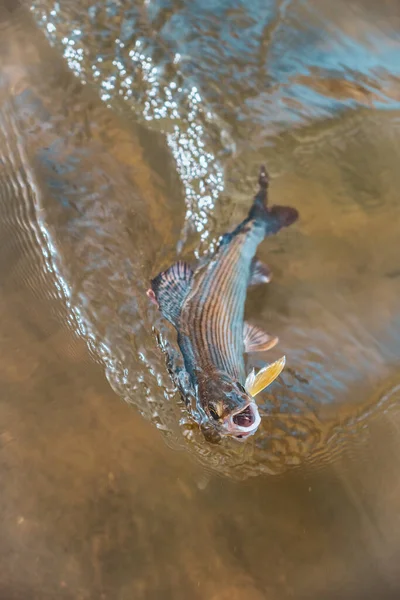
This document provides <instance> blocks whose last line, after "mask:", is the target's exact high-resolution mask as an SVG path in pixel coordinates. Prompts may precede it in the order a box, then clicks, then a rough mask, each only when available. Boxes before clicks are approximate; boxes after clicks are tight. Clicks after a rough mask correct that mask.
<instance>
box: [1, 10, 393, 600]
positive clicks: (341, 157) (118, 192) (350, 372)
mask: <svg viewBox="0 0 400 600" xmlns="http://www.w3.org/2000/svg"><path fill="white" fill-rule="evenodd" d="M28 8H30V9H31V10H30V11H29V10H27V9H28ZM25 9H26V10H24V8H21V9H19V8H18V7H16V6H14V4H13V3H11V4H10V3H6V2H3V5H2V8H1V12H0V16H1V19H2V20H1V22H0V26H1V37H0V56H1V67H0V103H1V114H0V120H1V124H0V125H1V126H0V169H1V174H2V177H1V184H0V198H1V211H0V227H1V238H0V239H1V240H2V241H1V252H0V269H1V275H2V277H1V281H2V285H1V295H0V306H1V309H2V314H3V318H2V320H1V321H2V324H1V326H0V333H1V335H0V344H1V345H2V362H1V366H0V376H1V380H0V381H1V384H2V385H1V388H0V389H1V395H0V412H1V420H0V423H1V425H0V469H1V472H2V478H3V490H4V492H3V494H2V498H1V500H0V510H1V514H2V517H3V519H2V522H3V531H2V536H1V538H2V539H1V542H0V565H1V571H0V572H1V575H0V597H1V598H4V599H8V598H14V597H15V598H43V597H49V598H54V597H60V598H62V597H65V598H99V597H101V598H111V599H114V598H121V599H123V598H146V599H147V598H174V599H178V598H185V599H186V598H188V597H190V598H201V599H203V598H204V599H206V598H207V599H209V598H211V599H213V600H214V599H215V600H217V599H218V600H221V599H225V598H238V599H239V598H240V599H242V598H246V599H247V598H248V599H249V600H252V599H253V598H254V599H261V598H266V599H268V600H269V599H275V598H276V599H279V600H280V599H286V598H296V599H297V598H312V599H314V598H315V599H320V598H321V597H323V598H324V599H325V598H327V599H328V600H329V599H330V598H332V600H333V599H336V598H340V599H344V600H346V599H347V598H349V599H350V598H360V600H361V598H362V599H363V600H364V599H368V598H375V597H376V596H377V595H379V597H382V598H397V597H398V595H399V587H400V582H399V579H398V573H397V571H398V569H397V565H398V560H399V553H400V549H399V535H400V523H399V501H398V497H399V481H398V476H397V473H398V466H399V464H398V458H397V457H398V441H399V438H398V431H399V429H398V425H399V413H398V400H399V394H400V392H399V390H400V387H399V386H400V379H399V375H398V357H399V349H400V317H399V308H398V297H399V293H400V263H399V252H398V250H399V246H398V244H399V242H398V239H399V238H398V232H399V227H400V205H399V201H398V189H399V184H400V174H399V171H398V168H397V165H398V162H399V144H398V139H399V133H400V132H399V129H400V120H399V115H400V113H399V112H398V109H399V106H398V102H399V79H398V75H399V74H398V68H399V67H398V65H399V64H400V61H399V60H398V58H399V52H400V51H399V39H398V37H399V36H398V31H399V29H398V27H396V24H398V23H399V12H398V7H397V6H396V4H395V3H392V2H385V3H380V4H379V7H378V5H377V4H375V3H373V2H353V3H341V2H339V3H337V4H335V11H333V9H332V5H331V3H328V2H318V3H315V2H310V1H309V2H297V3H295V2H292V3H290V2H281V3H272V2H270V3H258V2H256V3H253V4H251V6H246V5H245V4H244V3H240V2H237V3H235V2H218V3H204V2H202V3H196V2H193V3H181V2H173V3H147V2H145V3H143V4H142V3H140V2H138V3H132V2H129V3H128V2H107V3H103V4H99V5H96V4H95V3H92V2H88V0H85V1H81V2H79V3H78V2H69V3H65V4H63V5H62V3H52V2H47V1H46V2H45V1H41V0H37V1H36V2H34V3H33V5H32V6H30V5H28V4H27V6H26V7H25ZM261 162H265V163H267V165H268V168H269V170H270V173H271V176H272V184H271V195H272V196H273V201H274V202H276V203H288V204H292V205H293V206H296V208H298V210H299V211H300V213H301V221H300V222H299V224H298V225H296V226H295V227H293V228H290V230H288V231H285V232H283V233H282V234H280V235H279V236H277V237H276V238H274V239H271V240H268V242H266V243H265V244H264V245H263V246H262V248H261V249H260V258H262V259H263V260H265V262H267V263H268V264H269V265H270V266H271V268H272V270H273V273H274V278H273V281H272V283H271V284H270V285H269V286H268V287H265V288H264V289H257V290H252V291H251V293H250V295H249V301H248V305H247V313H248V318H249V320H252V321H253V322H255V323H257V324H259V325H260V326H262V327H264V328H265V329H267V330H268V331H270V332H271V333H273V334H276V335H279V337H280V339H281V343H280V345H279V347H278V348H277V349H274V350H273V351H271V352H270V353H269V354H268V355H266V356H262V357H252V358H251V359H250V360H249V368H250V367H251V366H252V365H255V366H261V365H263V364H264V363H265V360H272V359H273V358H276V357H277V356H278V355H280V354H281V353H282V352H284V353H285V354H286V356H287V360H288V368H287V369H286V371H285V372H284V374H283V376H282V377H281V378H280V380H279V381H277V382H276V383H274V385H273V386H271V388H270V389H269V391H268V393H264V394H263V395H262V398H261V400H260V412H261V414H262V416H263V422H262V426H261V428H260V431H259V432H258V433H257V435H256V436H254V438H252V439H250V440H249V441H248V442H247V443H246V444H238V443H236V442H234V441H230V440H224V441H223V442H222V443H221V444H219V445H212V444H209V443H208V442H207V441H206V440H205V439H204V437H203V435H202V433H201V432H200V431H199V428H198V426H197V424H196V420H195V418H194V416H193V415H192V414H191V413H190V411H188V410H187V408H186V407H185V405H184V403H183V402H182V399H181V398H180V396H179V394H178V393H177V391H176V389H175V387H174V384H173V382H172V381H171V379H170V377H169V375H168V372H167V369H166V365H165V355H164V354H163V352H162V348H161V347H160V344H159V343H158V342H159V341H160V339H161V340H162V344H161V345H162V346H163V347H164V348H165V347H168V348H170V349H171V350H173V348H174V346H175V336H174V333H173V332H172V331H170V329H169V327H168V326H167V325H166V324H165V323H163V322H162V320H161V319H160V318H159V315H158V314H157V312H156V311H155V310H154V308H153V307H152V306H151V305H149V303H148V300H147V298H146V296H145V293H144V292H145V290H146V288H147V287H148V281H149V278H150V277H151V276H153V275H154V274H156V273H157V272H158V271H160V270H161V269H162V268H164V267H166V266H168V265H169V264H170V263H171V262H173V261H174V260H175V259H176V257H177V256H182V257H184V258H186V259H188V260H192V261H195V260H196V259H198V258H200V257H202V256H204V255H205V254H206V253H207V252H209V251H212V249H213V247H214V246H215V243H216V241H217V239H218V236H219V235H220V233H221V232H223V231H224V230H226V228H229V227H231V226H233V225H235V224H236V223H237V222H238V221H239V220H241V219H242V218H243V216H244V215H245V214H246V211H247V208H248V205H249V202H250V199H251V196H252V194H253V193H254V190H255V178H256V173H257V169H258V165H259V164H260V163H261ZM157 340H158V341H157ZM121 399H123V400H124V401H125V402H121ZM129 405H132V406H129Z"/></svg>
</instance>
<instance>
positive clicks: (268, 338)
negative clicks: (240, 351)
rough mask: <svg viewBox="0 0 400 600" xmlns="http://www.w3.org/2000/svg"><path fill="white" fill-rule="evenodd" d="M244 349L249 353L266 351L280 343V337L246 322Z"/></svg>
mask: <svg viewBox="0 0 400 600" xmlns="http://www.w3.org/2000/svg"><path fill="white" fill-rule="evenodd" d="M243 341H244V351H245V352H247V353H251V352H265V351H266V350H270V349H271V348H273V347H274V346H276V344H277V343H278V341H279V339H278V338H277V337H274V336H272V335H269V333H266V332H265V331H263V330H262V329H260V328H259V327H256V326H255V325H251V324H250V323H245V324H244V331H243Z"/></svg>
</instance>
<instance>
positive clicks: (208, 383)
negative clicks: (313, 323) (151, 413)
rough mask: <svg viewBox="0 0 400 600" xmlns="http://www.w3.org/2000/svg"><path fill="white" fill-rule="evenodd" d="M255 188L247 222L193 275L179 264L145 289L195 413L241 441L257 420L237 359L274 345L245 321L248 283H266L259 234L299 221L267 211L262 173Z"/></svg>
mask: <svg viewBox="0 0 400 600" xmlns="http://www.w3.org/2000/svg"><path fill="white" fill-rule="evenodd" d="M259 184H260V190H259V192H258V194H257V195H256V196H255V198H254V201H253V205H252V207H251V209H250V212H249V215H248V217H247V218H246V219H245V220H244V221H243V222H242V223H241V224H240V225H239V226H238V227H237V228H236V229H235V230H234V231H233V232H231V233H228V234H225V235H224V236H223V237H222V239H221V242H220V245H219V248H218V250H217V252H216V254H215V255H214V257H213V258H212V259H211V260H210V261H209V262H208V264H206V265H204V266H202V267H201V268H199V269H198V270H197V271H195V272H193V270H192V269H191V267H190V266H189V265H188V264H186V263H184V262H178V263H176V264H175V265H172V267H170V268H169V269H168V270H167V271H164V272H163V273H160V274H159V275H158V276H157V277H155V278H154V279H153V280H152V282H151V289H150V290H149V292H148V295H149V297H150V298H151V299H153V300H154V301H155V302H156V303H157V304H158V306H159V308H160V311H161V313H162V314H163V316H164V317H165V318H166V319H168V320H169V321H170V322H171V323H172V324H173V325H174V327H175V328H176V330H177V332H178V344H179V347H180V350H181V353H182V355H183V358H184V362H185V367H186V370H187V372H188V374H189V377H190V379H191V383H192V385H193V388H194V389H195V390H196V395H197V401H198V405H199V408H201V409H202V411H203V414H204V415H205V417H206V418H210V419H211V420H212V421H213V422H215V425H216V427H218V428H219V429H220V430H221V432H222V433H226V434H228V435H233V436H235V437H240V438H243V437H247V435H250V434H251V433H254V431H255V430H256V429H257V427H258V425H259V422H260V417H259V415H258V410H257V406H256V404H255V403H254V401H253V399H252V397H251V396H250V394H249V391H248V390H247V389H246V373H245V364H244V358H243V354H244V352H245V350H247V351H252V350H251V348H253V351H254V350H255V351H257V350H262V349H267V348H268V347H271V345H273V344H274V343H275V340H276V341H277V338H275V340H274V338H271V337H270V336H268V335H267V334H265V333H264V332H262V331H261V330H258V329H257V328H254V327H251V326H247V325H245V323H244V308H245V301H246V295H247V289H248V286H249V285H250V284H252V283H260V282H262V281H268V271H267V269H266V268H265V267H263V266H262V265H261V264H260V263H259V262H258V261H257V260H256V259H255V254H256V250H257V247H258V245H259V244H260V243H261V242H262V240H263V239H264V237H266V236H267V235H271V234H273V233H276V232H277V231H278V230H279V229H280V228H281V227H284V226H287V225H290V224H291V223H292V222H294V221H295V220H296V219H297V216H298V215H297V211H295V210H294V209H292V208H288V207H278V206H274V207H272V208H268V207H267V187H268V179H267V175H266V172H265V170H264V169H262V170H261V174H260V179H259ZM246 327H247V330H246ZM249 349H250V350H249Z"/></svg>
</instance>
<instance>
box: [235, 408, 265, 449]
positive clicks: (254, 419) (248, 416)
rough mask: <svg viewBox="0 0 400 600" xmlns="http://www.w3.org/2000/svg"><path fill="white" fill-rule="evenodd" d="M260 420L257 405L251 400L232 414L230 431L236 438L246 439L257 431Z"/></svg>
mask: <svg viewBox="0 0 400 600" xmlns="http://www.w3.org/2000/svg"><path fill="white" fill-rule="evenodd" d="M260 422H261V417H260V415H259V413H258V408H257V405H256V404H255V403H254V402H251V403H250V404H248V405H247V406H246V407H245V408H243V409H242V410H240V411H239V412H237V413H235V414H234V415H232V416H231V419H230V426H229V433H230V435H233V436H234V437H235V438H236V439H239V440H240V439H245V438H247V437H249V436H250V435H253V433H255V432H256V431H257V429H258V426H259V424H260Z"/></svg>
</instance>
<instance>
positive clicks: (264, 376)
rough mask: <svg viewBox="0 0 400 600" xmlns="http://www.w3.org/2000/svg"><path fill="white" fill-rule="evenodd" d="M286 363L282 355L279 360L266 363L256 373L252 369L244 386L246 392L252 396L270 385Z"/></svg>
mask: <svg viewBox="0 0 400 600" xmlns="http://www.w3.org/2000/svg"><path fill="white" fill-rule="evenodd" d="M285 363H286V358H285V357H284V356H282V358H280V359H279V360H277V361H275V362H274V363H272V364H271V365H267V366H266V367H264V368H263V369H261V371H259V372H258V373H257V375H256V374H255V372H254V369H253V371H252V372H251V373H250V374H249V375H248V377H247V379H246V383H245V388H246V391H247V393H248V394H250V396H252V397H253V398H254V396H257V394H259V393H260V392H262V391H263V390H264V389H265V388H266V387H268V386H269V385H271V383H272V382H273V381H275V379H276V378H277V377H278V376H279V375H280V374H281V373H282V371H283V368H284V366H285Z"/></svg>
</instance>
